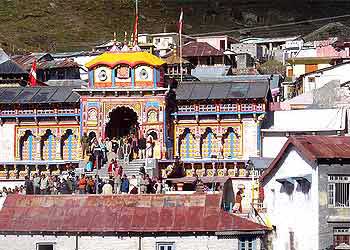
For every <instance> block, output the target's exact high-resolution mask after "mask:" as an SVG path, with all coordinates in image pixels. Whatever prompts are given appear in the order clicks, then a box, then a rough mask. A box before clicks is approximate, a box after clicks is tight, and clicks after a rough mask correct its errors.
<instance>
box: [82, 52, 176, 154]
mask: <svg viewBox="0 0 350 250" xmlns="http://www.w3.org/2000/svg"><path fill="white" fill-rule="evenodd" d="M164 65H165V62H164V61H163V60H161V59H160V58H158V57H156V56H154V55H152V54H150V53H147V52H141V51H116V52H106V53H104V54H102V55H100V56H98V57H96V58H95V59H93V60H92V61H90V62H89V63H87V64H86V67H87V68H88V69H89V87H88V88H86V89H79V90H77V92H78V93H79V94H80V95H81V110H82V112H81V114H82V117H81V131H83V132H86V133H87V134H88V135H89V136H95V135H96V137H97V138H106V137H108V138H113V137H116V138H120V137H123V136H127V135H128V134H135V135H137V136H139V137H141V136H144V137H145V138H150V137H151V138H152V139H153V142H154V149H153V152H154V154H153V155H154V158H156V159H162V158H164V157H165V152H166V148H165V145H166V141H165V140H166V138H167V137H168V136H167V134H168V130H170V127H169V126H171V125H170V124H171V123H170V122H169V115H170V114H168V113H170V112H167V110H168V105H167V96H168V93H169V91H168V88H167V86H166V84H165V81H164Z"/></svg>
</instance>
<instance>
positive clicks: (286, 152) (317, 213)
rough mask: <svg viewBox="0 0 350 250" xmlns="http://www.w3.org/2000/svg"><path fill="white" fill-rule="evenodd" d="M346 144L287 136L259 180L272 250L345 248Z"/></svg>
mask: <svg viewBox="0 0 350 250" xmlns="http://www.w3.org/2000/svg"><path fill="white" fill-rule="evenodd" d="M349 145H350V137H345V136H340V137H334V136H299V137H290V138H289V139H288V141H287V142H286V143H285V144H284V146H283V148H282V149H281V151H280V152H279V154H278V156H277V157H276V158H275V160H274V161H273V162H272V163H271V165H270V166H269V168H268V169H267V170H265V172H264V173H263V175H262V176H261V178H260V181H261V184H262V186H263V187H264V194H265V200H264V207H265V208H266V215H267V218H268V220H269V222H270V224H271V225H272V226H273V228H274V237H273V249H293V250H325V249H338V248H337V247H338V246H339V245H340V244H342V243H345V244H348V245H349V243H350V233H349V232H350V214H349V207H350V205H349V201H350V170H349V162H350V161H349V160H350V150H349ZM348 247H349V246H348ZM339 249H340V248H339ZM341 249H342V248H341ZM346 249H348V248H346Z"/></svg>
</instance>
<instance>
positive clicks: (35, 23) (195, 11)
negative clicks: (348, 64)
mask: <svg viewBox="0 0 350 250" xmlns="http://www.w3.org/2000/svg"><path fill="white" fill-rule="evenodd" d="M139 2H140V3H139V5H140V33H141V32H162V31H168V32H170V31H175V30H176V23H177V19H178V16H179V12H180V8H181V7H183V8H184V13H185V33H187V34H193V33H202V32H209V31H218V30H230V29H236V28H249V27H256V26H262V25H271V24H277V23H284V22H292V21H298V20H305V19H310V18H320V17H329V16H336V15H344V14H349V11H350V4H349V3H348V1H337V0H332V1H328V0H318V1H317V0H316V1H315V0H313V1H312V0H293V1H290V0H275V1H271V0H270V1H269V0H255V1H250V0H231V1H229V0H216V1H215V0H139ZM329 2H331V3H329ZM348 19H349V18H347V19H343V20H340V21H342V22H343V23H346V21H347V20H348ZM133 20H134V0H2V1H1V5H0V44H1V46H2V47H4V48H5V49H6V50H7V51H9V52H13V51H14V52H15V53H19V52H21V51H24V50H31V51H40V50H49V51H67V50H79V49H88V48H91V47H92V46H94V45H95V44H98V43H99V42H103V41H105V40H108V39H111V38H112V34H113V32H114V31H115V32H117V34H118V37H119V38H120V39H122V37H123V36H124V35H123V34H124V31H128V33H130V31H131V30H132V25H133V24H132V23H133ZM324 23H325V22H317V23H311V24H308V25H305V24H303V25H298V26H290V27H288V28H286V27H283V28H274V29H260V30H255V31H254V32H245V33H244V34H240V33H235V34H232V35H234V36H240V35H250V34H251V35H261V36H270V35H272V36H279V35H292V34H297V33H300V32H303V33H307V32H310V31H312V30H314V29H315V28H318V27H320V26H321V25H322V24H324Z"/></svg>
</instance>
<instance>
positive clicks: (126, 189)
mask: <svg viewBox="0 0 350 250" xmlns="http://www.w3.org/2000/svg"><path fill="white" fill-rule="evenodd" d="M121 191H122V194H127V193H129V179H128V177H126V174H124V175H123V178H122V184H121Z"/></svg>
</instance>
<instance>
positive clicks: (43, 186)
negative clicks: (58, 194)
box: [40, 174, 49, 194]
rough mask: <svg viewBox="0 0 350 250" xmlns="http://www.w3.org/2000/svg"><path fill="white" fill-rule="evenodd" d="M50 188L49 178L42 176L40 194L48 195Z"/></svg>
mask: <svg viewBox="0 0 350 250" xmlns="http://www.w3.org/2000/svg"><path fill="white" fill-rule="evenodd" d="M48 187H49V178H48V177H47V176H46V175H45V174H42V175H41V179H40V194H47V192H48Z"/></svg>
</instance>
